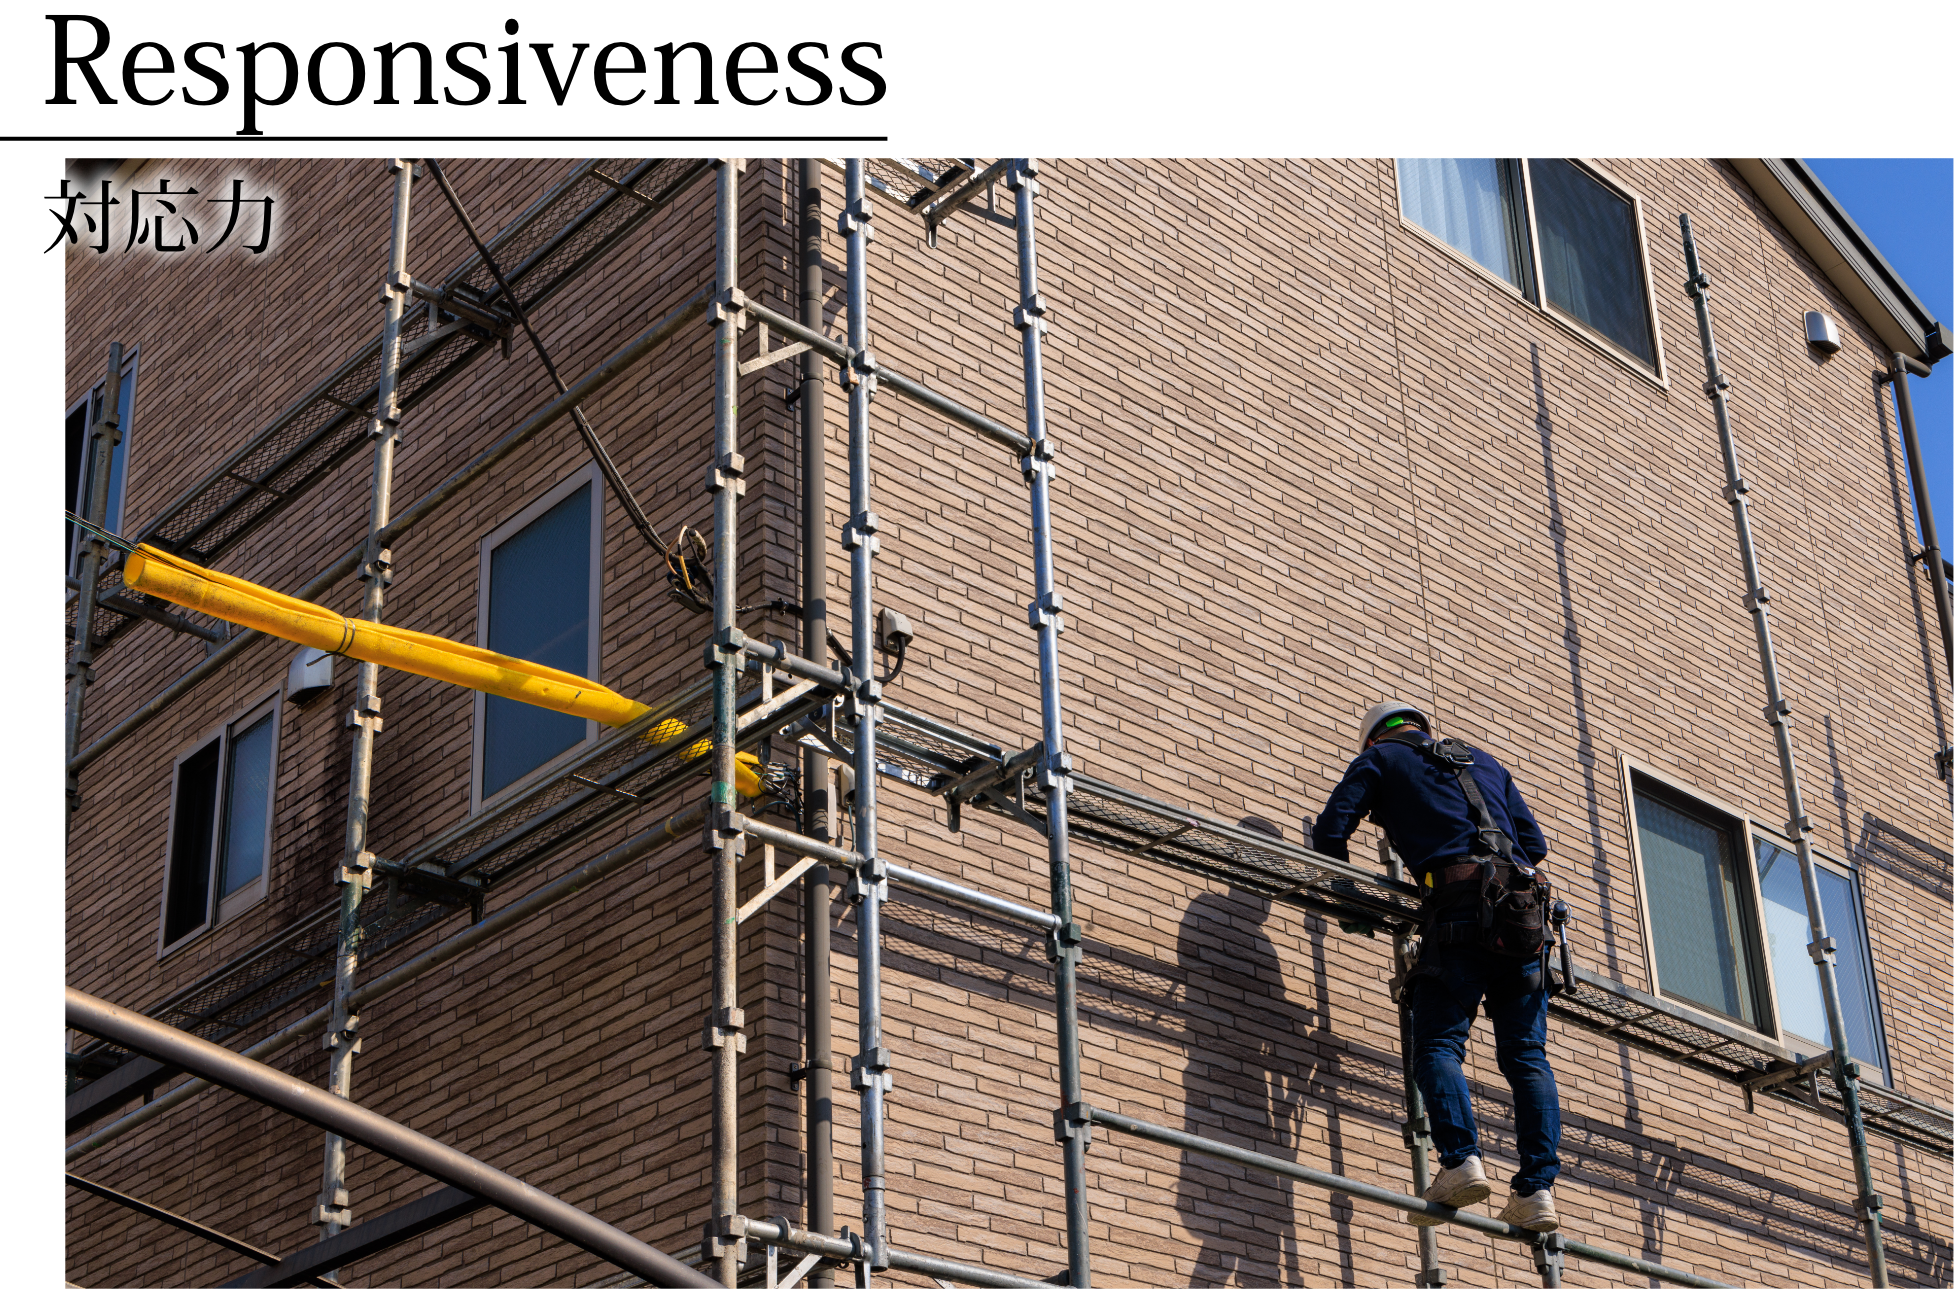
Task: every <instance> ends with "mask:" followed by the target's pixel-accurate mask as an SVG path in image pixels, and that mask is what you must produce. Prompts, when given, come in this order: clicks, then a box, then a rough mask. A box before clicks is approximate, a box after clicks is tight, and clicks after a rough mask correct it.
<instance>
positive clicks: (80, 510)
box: [61, 345, 142, 598]
mask: <svg viewBox="0 0 1954 1289" xmlns="http://www.w3.org/2000/svg"><path fill="white" fill-rule="evenodd" d="M141 357H142V346H140V345H138V346H136V347H135V348H133V349H131V350H129V352H128V353H127V354H125V355H123V358H122V379H123V380H124V381H125V382H127V383H128V385H129V416H128V420H127V421H125V422H124V423H123V424H122V425H120V426H118V427H117V428H118V429H120V430H121V431H122V442H121V443H120V444H119V445H117V450H118V451H119V452H121V453H122V482H121V486H120V487H119V488H117V490H116V491H115V492H113V493H111V494H110V496H109V505H110V508H111V509H113V510H114V511H115V512H116V522H115V524H114V525H113V526H112V531H114V532H116V533H118V534H119V533H121V532H122V531H123V530H124V529H126V528H127V527H128V526H129V511H128V500H129V465H130V463H131V462H132V461H134V460H135V436H134V435H133V434H131V433H130V430H131V425H130V422H133V421H134V420H135V419H136V392H137V391H136V367H137V361H138V360H139V359H140V358H141ZM107 386H108V380H107V379H106V378H104V379H102V380H98V381H96V382H95V383H94V384H93V385H90V386H89V387H88V389H87V390H86V391H85V392H84V393H83V394H82V396H81V397H80V398H78V399H76V400H75V401H74V402H72V403H70V404H68V407H67V410H66V411H64V412H63V413H62V414H61V433H62V438H63V445H62V450H63V452H64V453H65V452H66V450H67V447H66V438H67V433H68V418H69V417H71V416H73V415H74V414H75V412H76V411H77V410H78V409H83V408H86V409H88V410H89V412H91V413H92V411H93V405H94V402H95V397H96V395H98V394H101V393H104V392H105V391H106V388H107ZM94 428H95V418H94V417H93V416H92V415H90V416H89V417H88V421H87V423H86V424H84V425H83V426H82V431H81V477H80V478H79V479H77V480H76V485H75V486H76V487H78V488H85V487H87V485H88V462H89V456H90V452H91V449H92V448H93V445H94V439H95V435H94ZM64 471H65V463H64ZM66 504H67V506H68V507H69V508H70V509H72V510H73V511H74V512H75V513H76V514H77V515H82V516H84V517H86V515H87V511H86V510H85V509H84V507H85V506H86V504H87V503H86V501H85V500H84V499H83V498H81V497H70V498H68V500H67V503H66ZM70 527H72V525H70ZM80 567H81V542H80V541H77V542H76V543H75V549H74V553H73V554H72V555H70V556H69V558H68V576H69V577H74V576H75V575H76V573H77V571H78V570H79V569H80ZM68 595H69V597H70V598H73V596H74V595H75V592H74V591H72V590H71V591H69V592H68Z"/></svg>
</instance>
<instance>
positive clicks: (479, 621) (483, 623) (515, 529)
mask: <svg viewBox="0 0 1954 1289" xmlns="http://www.w3.org/2000/svg"><path fill="white" fill-rule="evenodd" d="M586 483H587V484H589V485H590V651H589V658H588V661H587V665H586V667H585V669H584V675H586V676H588V677H589V678H590V679H592V680H595V681H599V682H600V683H601V682H602V677H601V676H599V674H598V672H599V670H600V667H599V663H600V661H601V658H602V654H603V641H604V632H603V625H604V624H603V607H604V594H603V589H604V573H603V570H604V476H603V475H602V474H600V473H599V472H598V469H597V463H596V462H594V461H593V462H591V463H590V464H589V465H586V466H585V467H584V468H583V469H581V470H578V471H577V472H576V473H575V474H572V475H570V476H569V477H568V478H566V479H563V480H562V481H561V482H559V483H557V484H556V485H555V486H554V487H552V488H551V489H550V490H549V491H548V492H545V493H544V494H543V495H542V496H540V497H538V498H537V499H536V500H534V501H532V502H530V503H529V504H528V505H526V506H524V507H523V508H522V509H521V510H519V511H517V512H516V513H515V515H514V516H513V517H511V518H509V519H507V520H505V521H503V523H501V524H500V525H499V526H497V527H496V528H495V529H494V530H493V531H492V532H490V533H489V535H488V536H486V537H484V538H482V544H481V557H480V564H479V568H478V572H477V576H476V592H475V640H476V643H477V644H479V645H480V646H481V647H482V648H484V649H487V648H488V647H489V641H488V630H489V567H490V566H489V557H490V555H491V554H492V553H493V552H494V550H495V548H496V547H497V546H500V545H501V544H502V543H503V542H505V541H507V540H508V539H509V538H511V537H513V536H515V535H516V534H517V533H519V532H521V531H522V530H523V529H525V528H527V527H529V525H530V524H532V523H534V522H535V521H536V520H537V519H539V518H541V517H542V515H543V514H545V513H546V512H547V511H548V510H549V509H550V508H551V507H552V506H554V505H556V504H557V503H558V502H560V501H562V500H563V499H564V498H565V497H567V496H569V495H570V494H571V493H573V492H575V491H576V490H577V489H579V488H581V487H583V486H584V485H585V484H586ZM474 692H475V703H474V721H475V730H474V736H473V739H472V741H471V748H472V751H471V755H470V764H469V772H468V809H469V812H470V813H471V814H473V813H475V812H477V811H480V810H481V809H482V808H483V807H485V806H488V805H492V804H494V803H496V802H498V801H502V800H505V799H507V798H508V796H509V795H510V794H511V793H514V792H519V791H521V790H522V789H524V788H526V787H528V786H529V785H530V784H533V783H534V782H536V780H537V779H538V778H539V777H541V776H543V775H546V774H548V773H549V772H550V771H551V770H553V769H555V768H556V767H557V766H560V765H562V764H563V763H564V762H565V761H567V760H568V759H570V758H571V757H573V756H575V755H577V754H578V753H579V752H581V751H583V750H584V749H586V748H588V747H589V746H590V744H591V743H592V742H594V741H595V740H596V738H597V735H598V732H599V727H598V724H597V722H596V721H594V720H590V719H586V720H585V721H584V736H583V738H581V739H579V740H578V741H577V742H576V743H573V744H572V745H571V746H569V747H567V748H565V749H564V750H563V751H562V752H560V753H558V754H557V755H555V756H553V757H551V758H550V759H549V760H547V761H545V762H543V763H542V764H541V765H539V766H537V767H536V768H535V769H533V770H531V771H530V772H529V773H528V774H525V775H523V776H522V777H521V778H520V779H517V780H516V781H515V782H514V783H511V784H508V785H507V786H505V787H503V788H502V789H500V790H499V791H497V792H495V793H493V794H492V795H490V796H488V797H486V798H485V797H484V796H483V795H482V771H483V768H484V767H483V742H484V740H485V739H486V737H487V734H488V721H487V712H488V695H486V694H484V693H482V692H481V691H480V690H476V691H474Z"/></svg>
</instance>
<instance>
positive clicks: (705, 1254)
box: [699, 1213, 747, 1262]
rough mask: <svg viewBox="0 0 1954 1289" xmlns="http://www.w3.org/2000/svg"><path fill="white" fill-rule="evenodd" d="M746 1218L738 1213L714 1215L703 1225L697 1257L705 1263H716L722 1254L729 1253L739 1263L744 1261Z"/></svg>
mask: <svg viewBox="0 0 1954 1289" xmlns="http://www.w3.org/2000/svg"><path fill="white" fill-rule="evenodd" d="M746 1221H747V1220H746V1218H745V1217H743V1216H741V1215H740V1214H738V1213H716V1214H714V1215H713V1217H712V1218H711V1220H709V1221H708V1222H707V1223H706V1225H705V1232H704V1236H703V1238H702V1239H701V1240H700V1241H699V1256H700V1257H701V1258H702V1259H703V1260H705V1261H707V1262H713V1261H717V1260H718V1259H719V1258H720V1257H721V1256H722V1255H723V1254H726V1253H731V1254H732V1255H733V1256H734V1258H736V1259H737V1260H738V1261H740V1262H745V1261H746Z"/></svg>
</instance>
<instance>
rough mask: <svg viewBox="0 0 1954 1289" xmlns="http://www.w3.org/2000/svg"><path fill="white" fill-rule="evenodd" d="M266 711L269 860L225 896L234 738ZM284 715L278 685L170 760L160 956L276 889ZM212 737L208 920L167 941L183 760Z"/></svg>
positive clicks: (158, 933)
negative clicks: (222, 868) (222, 869)
mask: <svg viewBox="0 0 1954 1289" xmlns="http://www.w3.org/2000/svg"><path fill="white" fill-rule="evenodd" d="M125 477H126V476H125ZM266 715H269V716H270V718H271V782H270V783H269V784H268V785H267V786H266V789H265V793H266V809H265V863H264V867H263V868H261V869H260V870H259V872H258V878H257V880H256V881H254V882H252V883H251V884H250V885H248V886H245V887H241V888H240V889H238V890H237V891H235V892H233V893H232V894H231V895H229V896H228V897H225V898H222V899H220V898H219V896H218V891H217V887H218V879H219V877H220V876H221V874H220V873H219V871H218V866H219V861H220V860H221V859H222V856H223V849H224V811H225V809H226V808H227V806H228V805H229V802H228V800H227V795H228V789H229V785H230V777H231V776H230V769H231V740H232V738H233V736H234V735H235V733H236V731H237V730H239V729H241V728H244V727H246V726H250V725H255V724H257V722H258V720H259V719H260V718H262V717H264V716H266ZM284 721H285V695H284V691H283V690H282V689H274V690H272V691H271V692H269V693H268V694H266V695H264V696H263V697H261V698H260V699H259V700H258V701H257V702H254V703H252V704H250V705H249V706H247V707H245V708H244V709H243V710H241V711H240V712H238V714H237V715H235V716H233V717H231V718H230V719H229V720H226V721H224V722H222V723H220V724H218V725H217V726H215V727H214V728H212V729H210V730H207V731H205V732H204V734H203V735H202V736H200V737H198V738H196V739H193V740H192V741H191V742H190V743H189V745H188V746H186V747H185V748H184V749H183V750H182V751H181V752H179V753H177V755H176V759H175V760H174V761H173V762H171V765H170V812H169V818H168V821H167V822H166V824H165V831H164V833H163V837H164V841H163V896H162V901H161V904H162V908H161V911H160V913H159V915H158V917H157V920H156V956H157V957H158V958H159V959H161V958H166V957H168V956H169V955H170V954H173V953H175V952H176V951H177V950H179V949H181V948H183V946H185V945H187V944H189V943H191V942H192V941H193V940H199V939H202V938H203V937H204V936H205V935H208V934H209V933H210V931H211V929H212V928H213V927H219V926H222V925H224V924H225V923H226V922H229V921H231V920H232V919H233V918H235V917H237V916H238V915H239V914H240V913H243V912H245V911H246V910H247V909H250V908H251V907H252V906H253V905H255V904H257V903H258V902H259V901H261V900H263V899H264V898H265V895H266V894H267V893H268V892H269V891H270V890H271V866H272V854H273V852H272V839H273V838H274V837H275V836H276V835H277V821H278V810H277V804H278V745H279V736H280V734H281V733H283V729H284ZM212 743H215V744H217V795H216V796H215V798H213V802H212V805H211V828H210V849H209V850H208V852H207V853H205V855H204V856H203V858H202V863H203V865H204V868H205V872H206V874H207V876H206V883H207V884H206V886H205V888H204V920H203V921H202V922H201V923H199V924H198V925H197V926H196V927H194V928H193V929H191V930H189V931H185V932H184V933H183V934H182V935H181V936H179V937H178V938H177V939H175V940H171V941H169V942H167V943H165V941H164V939H163V937H164V936H165V935H166V934H168V931H169V917H170V881H171V878H172V877H174V876H175V873H176V868H177V865H178V864H179V863H180V862H182V860H183V857H182V856H179V855H178V854H177V853H176V811H177V806H178V803H179V802H180V800H181V797H182V794H181V792H180V791H179V780H180V778H181V775H182V772H183V763H184V762H185V761H187V760H189V759H190V758H191V757H193V756H195V755H197V754H198V753H199V752H202V751H203V750H204V749H205V748H208V747H209V746H210V745H211V744H212Z"/></svg>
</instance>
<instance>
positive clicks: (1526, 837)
mask: <svg viewBox="0 0 1954 1289" xmlns="http://www.w3.org/2000/svg"><path fill="white" fill-rule="evenodd" d="M1357 752H1358V755H1357V759H1356V760H1354V761H1352V762H1351V763H1350V768H1349V769H1347V770H1345V771H1344V775H1343V781H1342V782H1340V783H1338V784H1337V786H1336V788H1335V790H1333V791H1332V792H1331V793H1330V799H1329V801H1328V802H1326V803H1325V804H1324V807H1323V813H1322V815H1321V816H1320V817H1319V818H1318V819H1317V821H1316V825H1315V828H1314V830H1313V834H1312V843H1313V846H1314V848H1315V849H1316V850H1318V851H1320V852H1321V853H1323V854H1325V855H1330V856H1333V857H1335V858H1338V859H1347V858H1348V856H1349V840H1350V834H1351V833H1352V832H1353V831H1354V830H1355V829H1356V827H1357V825H1358V824H1359V823H1360V822H1362V821H1363V820H1364V818H1365V817H1366V816H1368V817H1369V818H1371V819H1372V820H1374V821H1375V822H1376V823H1377V824H1378V825H1379V826H1380V827H1382V828H1383V830H1384V835H1385V836H1386V837H1387V838H1388V839H1389V840H1390V843H1391V847H1392V849H1393V850H1395V851H1397V853H1398V855H1399V856H1400V857H1401V858H1402V859H1403V860H1404V862H1405V864H1406V866H1407V867H1408V868H1409V869H1410V870H1411V872H1412V873H1413V874H1414V875H1415V877H1416V879H1417V881H1418V884H1419V885H1420V886H1421V887H1423V888H1424V891H1425V921H1424V935H1423V938H1422V944H1421V947H1420V952H1419V956H1418V960H1417V965H1416V967H1415V968H1414V970H1413V972H1412V975H1411V979H1410V981H1409V982H1408V983H1407V986H1406V987H1407V988H1408V989H1409V990H1410V991H1411V1036H1412V1051H1411V1056H1410V1059H1411V1068H1412V1076H1413V1078H1415V1079H1416V1080H1417V1083H1418V1090H1419V1091H1420V1092H1422V1093H1423V1094H1424V1097H1425V1113H1426V1114H1427V1115H1428V1116H1429V1117H1430V1119H1431V1132H1432V1141H1433V1143H1434V1144H1435V1145H1436V1146H1437V1147H1438V1152H1439V1163H1440V1165H1441V1167H1440V1171H1439V1174H1438V1176H1437V1177H1436V1178H1434V1179H1433V1181H1432V1184H1431V1186H1430V1187H1429V1188H1428V1189H1427V1190H1426V1191H1425V1194H1424V1198H1425V1199H1427V1200H1430V1201H1432V1202H1433V1203H1437V1204H1444V1205H1448V1206H1450V1207H1452V1208H1464V1207H1466V1206H1467V1205H1469V1204H1477V1203H1479V1202H1480V1201H1481V1200H1484V1199H1485V1198H1486V1197H1487V1196H1488V1195H1490V1194H1492V1186H1491V1184H1490V1183H1489V1182H1488V1181H1487V1180H1486V1170H1485V1165H1484V1164H1483V1163H1482V1162H1481V1160H1480V1155H1479V1135H1478V1130H1477V1125H1476V1124H1475V1122H1474V1119H1473V1113H1472V1100H1471V1097H1470V1095H1469V1094H1468V1092H1467V1088H1466V1078H1465V1072H1464V1070H1463V1069H1462V1067H1461V1061H1462V1059H1463V1057H1464V1055H1465V1043H1466V1036H1467V1034H1468V1033H1469V1032H1470V1030H1471V1028H1472V1015H1473V1012H1474V1011H1475V1010H1476V1009H1477V1008H1478V1006H1479V1003H1480V1000H1481V999H1482V998H1483V999H1484V1000H1485V1003H1486V1012H1487V1014H1488V1015H1489V1016H1490V1017H1491V1018H1492V1022H1493V1042H1494V1050H1495V1052H1496V1053H1497V1057H1498V1061H1499V1069H1500V1073H1501V1074H1503V1075H1505V1076H1506V1081H1507V1083H1508V1084H1509V1085H1511V1087H1512V1089H1513V1117H1514V1126H1515V1128H1516V1129H1517V1132H1518V1138H1519V1154H1520V1168H1519V1171H1518V1172H1517V1173H1515V1174H1514V1176H1513V1191H1512V1197H1511V1198H1510V1199H1509V1200H1508V1201H1507V1204H1506V1207H1505V1210H1504V1211H1502V1212H1501V1213H1500V1215H1499V1216H1500V1220H1502V1221H1505V1222H1511V1223H1513V1224H1514V1225H1516V1226H1521V1227H1524V1228H1526V1229H1527V1230H1529V1231H1552V1230H1555V1229H1556V1228H1558V1227H1559V1226H1560V1218H1559V1216H1558V1215H1557V1214H1556V1213H1555V1212H1554V1196H1553V1190H1552V1187H1553V1182H1554V1178H1555V1177H1556V1176H1557V1175H1558V1174H1559V1173H1560V1155H1559V1153H1558V1148H1559V1145H1560V1097H1559V1093H1558V1092H1557V1091H1556V1089H1555V1087H1554V1072H1553V1069H1552V1067H1550V1066H1549V1065H1548V1063H1547V1044H1546V1038H1547V971H1546V959H1545V953H1544V936H1545V920H1544V917H1536V916H1534V915H1537V914H1539V913H1540V910H1539V908H1538V907H1533V908H1531V910H1530V912H1528V913H1525V914H1522V915H1517V916H1518V920H1519V921H1521V922H1527V923H1528V925H1524V926H1516V927H1514V928H1513V931H1514V933H1513V934H1511V935H1509V936H1508V938H1507V940H1506V941H1502V942H1492V941H1490V940H1489V936H1490V935H1492V934H1493V931H1489V930H1488V928H1489V927H1494V930H1497V929H1498V927H1500V926H1506V925H1507V923H1506V922H1505V921H1504V919H1506V918H1507V917H1508V916H1509V915H1511V914H1512V913H1513V908H1514V907H1517V906H1521V905H1528V904H1529V903H1530V904H1531V905H1533V906H1537V905H1538V904H1539V903H1540V902H1541V900H1540V899H1533V898H1530V893H1537V894H1538V895H1540V896H1542V897H1544V896H1546V895H1547V893H1548V891H1547V887H1546V885H1545V879H1544V877H1542V876H1541V875H1540V874H1539V873H1538V872H1537V869H1538V866H1539V864H1540V862H1541V861H1542V860H1543V859H1544V858H1545V857H1546V854H1547V842H1546V839H1545V838H1544V837H1542V836H1541V835H1540V825H1539V824H1537V823H1536V822H1534V818H1533V812H1532V811H1530V810H1528V809H1527V804H1526V802H1525V801H1523V800H1522V799H1521V798H1520V790H1519V789H1518V788H1517V787H1515V786H1514V784H1513V776H1512V775H1510V774H1508V773H1507V772H1506V770H1505V769H1504V768H1502V767H1501V766H1500V764H1499V762H1498V761H1495V760H1494V759H1493V758H1492V757H1491V756H1489V755H1488V754H1486V753H1485V752H1482V751H1479V750H1478V749H1476V748H1468V747H1466V745H1465V744H1463V743H1460V742H1458V741H1457V740H1454V739H1446V740H1443V741H1438V740H1434V739H1433V737H1432V732H1431V720H1430V718H1429V717H1427V716H1426V715H1425V713H1424V712H1422V711H1420V710H1419V709H1418V708H1417V707H1415V706H1413V705H1412V704H1410V703H1405V702H1399V701H1396V700H1391V701H1387V702H1382V703H1379V704H1377V705H1376V706H1374V707H1372V708H1371V709H1370V710H1369V711H1368V712H1366V713H1364V716H1363V719H1362V721H1361V722H1359V726H1358V739H1357ZM1468 776H1469V779H1468ZM1495 874H1498V875H1499V876H1500V879H1501V880H1500V882H1499V883H1496V884H1493V885H1490V886H1489V885H1488V884H1487V883H1485V882H1482V880H1481V879H1482V877H1491V876H1493V875H1495ZM1507 887H1517V888H1520V889H1519V890H1518V892H1517V895H1516V896H1515V897H1513V898H1510V899H1506V902H1505V904H1503V905H1501V907H1500V908H1497V909H1496V908H1494V907H1492V904H1494V903H1498V902H1499V899H1501V898H1504V897H1505V896H1506V888H1507ZM1488 891H1491V892H1492V893H1493V896H1491V897H1489V895H1488ZM1489 900H1490V901H1491V902H1490V903H1489ZM1496 917H1497V918H1498V919H1501V921H1499V922H1498V926H1494V923H1495V918H1496ZM1529 937H1531V938H1529ZM1515 944H1523V945H1524V946H1525V947H1523V948H1522V949H1520V950H1519V953H1526V952H1529V951H1530V952H1531V955H1532V956H1530V957H1527V956H1519V953H1516V952H1515V951H1514V949H1513V945H1515ZM1489 946H1490V947H1489ZM1439 1220H1440V1219H1438V1218H1435V1217H1428V1216H1426V1215H1424V1214H1422V1213H1420V1214H1413V1215H1412V1216H1411V1221H1412V1223H1413V1224H1414V1225H1417V1226H1436V1225H1437V1224H1438V1222H1439Z"/></svg>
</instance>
